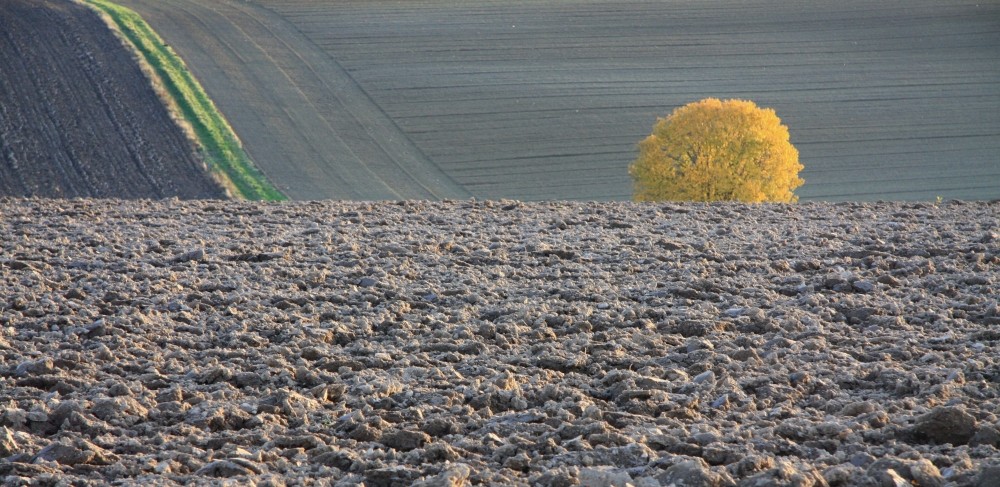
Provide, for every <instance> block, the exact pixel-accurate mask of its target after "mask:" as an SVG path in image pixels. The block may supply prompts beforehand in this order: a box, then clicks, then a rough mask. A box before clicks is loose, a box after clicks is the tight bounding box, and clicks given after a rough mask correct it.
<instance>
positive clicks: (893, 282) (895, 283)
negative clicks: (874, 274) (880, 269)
mask: <svg viewBox="0 0 1000 487" xmlns="http://www.w3.org/2000/svg"><path fill="white" fill-rule="evenodd" d="M876 281H878V282H879V283H881V284H885V285H886V286H889V287H899V285H900V284H902V283H900V282H899V279H896V278H895V277H893V276H891V275H889V274H882V275H881V276H878V279H876Z"/></svg>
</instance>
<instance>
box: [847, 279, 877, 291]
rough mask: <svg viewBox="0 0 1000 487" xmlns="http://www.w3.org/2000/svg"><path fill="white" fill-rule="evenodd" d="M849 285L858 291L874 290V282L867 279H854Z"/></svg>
mask: <svg viewBox="0 0 1000 487" xmlns="http://www.w3.org/2000/svg"><path fill="white" fill-rule="evenodd" d="M851 287H853V288H854V290H855V291H857V292H859V293H870V292H872V291H874V290H875V284H872V283H871V282H869V281H854V282H853V283H851Z"/></svg>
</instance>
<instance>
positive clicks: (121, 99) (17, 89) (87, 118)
mask: <svg viewBox="0 0 1000 487" xmlns="http://www.w3.org/2000/svg"><path fill="white" fill-rule="evenodd" d="M0 195H4V196H43V197H78V196H84V197H116V198H163V197H172V196H177V197H181V198H223V197H225V193H224V191H223V190H222V188H221V187H220V186H219V185H218V184H217V183H216V182H215V181H214V180H213V179H212V178H211V177H210V176H209V175H208V174H207V172H206V170H205V167H204V165H203V164H202V163H201V162H200V161H199V160H198V159H197V158H196V157H195V155H194V148H193V147H192V145H191V144H190V143H189V142H188V140H187V139H186V138H185V136H184V134H183V133H182V132H181V130H180V128H178V126H177V125H176V123H174V121H172V120H171V118H170V116H169V114H168V113H167V110H166V108H165V107H164V106H163V105H162V103H161V102H160V100H159V98H158V97H157V95H156V93H155V92H154V91H153V89H152V87H151V86H150V84H149V82H148V81H147V79H146V78H145V77H144V75H143V74H142V72H141V71H140V70H139V67H138V65H137V64H136V62H135V60H134V59H133V58H132V55H131V54H130V53H129V52H128V51H127V50H126V49H125V48H124V47H123V45H122V43H121V41H119V40H118V39H117V38H116V37H115V36H114V34H113V33H112V32H111V31H110V30H109V29H108V27H107V26H106V25H105V24H104V23H103V22H102V21H101V19H100V18H99V17H98V16H97V14H96V13H94V12H93V11H91V10H90V9H88V8H86V7H84V6H81V5H78V4H74V3H71V2H67V1H57V0H4V1H3V3H2V8H0Z"/></svg>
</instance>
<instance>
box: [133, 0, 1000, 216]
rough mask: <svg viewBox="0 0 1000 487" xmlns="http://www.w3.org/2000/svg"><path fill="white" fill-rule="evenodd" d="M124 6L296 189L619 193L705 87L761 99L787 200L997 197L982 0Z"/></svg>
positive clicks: (180, 0)
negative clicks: (797, 156)
mask: <svg viewBox="0 0 1000 487" xmlns="http://www.w3.org/2000/svg"><path fill="white" fill-rule="evenodd" d="M122 3H123V4H126V5H129V6H131V7H134V8H135V9H137V10H138V11H140V12H141V13H143V15H145V16H146V18H147V20H149V22H150V23H151V24H152V25H153V26H154V27H155V28H156V29H157V30H158V31H159V32H160V33H161V34H162V35H163V36H164V37H166V38H167V39H168V40H169V41H170V43H171V45H173V46H174V47H175V48H176V49H177V51H178V52H179V53H180V54H181V55H182V56H183V57H184V58H185V59H186V60H187V61H188V63H189V65H190V66H191V67H192V69H193V70H194V71H195V72H196V73H197V74H198V75H199V78H200V79H202V81H203V83H204V84H205V87H206V89H207V90H208V92H209V93H210V94H211V95H212V96H213V98H214V99H215V100H216V102H217V103H218V104H219V106H220V108H221V109H222V110H223V111H224V112H225V113H226V114H227V116H229V118H230V121H231V122H232V124H233V126H234V127H235V129H236V131H237V132H238V133H239V134H240V135H241V137H242V138H243V140H244V142H245V144H246V146H247V149H248V151H249V152H250V153H251V154H252V155H253V157H254V159H255V160H256V161H258V162H259V163H260V165H261V167H262V169H264V171H265V172H266V173H268V175H269V176H271V177H272V178H273V179H274V180H275V181H276V182H278V184H279V185H282V186H283V187H287V188H288V189H289V191H292V192H290V193H289V194H290V195H292V197H293V198H294V199H317V198H318V199H323V198H365V197H367V198H371V199H380V198H383V197H385V196H384V195H386V194H389V195H390V196H388V198H389V199H397V198H406V197H407V196H405V195H400V196H398V197H395V196H392V195H391V190H392V189H393V188H397V187H398V188H401V189H400V191H401V192H405V193H407V194H413V193H414V192H417V191H419V190H420V188H419V186H417V185H414V184H413V179H414V177H415V176H421V175H429V176H428V177H430V178H431V180H430V181H422V183H423V184H424V186H425V187H429V188H431V189H435V190H438V191H444V190H448V189H450V190H452V191H454V190H455V189H456V185H457V187H458V189H460V190H464V191H465V192H468V193H471V194H472V195H474V196H476V197H479V198H491V199H496V198H516V199H521V200H542V199H579V200H592V199H627V198H628V197H629V196H630V194H631V187H630V181H629V178H628V174H627V172H626V167H627V165H628V163H629V162H631V160H632V159H634V157H635V155H636V149H635V144H636V143H637V142H638V141H639V140H641V139H642V138H643V137H645V136H646V135H648V134H649V132H650V130H651V128H652V126H653V123H654V122H655V121H656V117H662V116H665V115H667V114H668V113H670V111H671V110H673V109H674V108H676V107H678V106H681V105H683V104H686V103H689V102H692V101H695V100H698V99H701V98H705V97H709V96H711V97H718V98H730V97H737V98H749V99H752V100H754V101H755V102H757V103H758V104H760V105H762V106H767V107H772V108H774V109H775V110H776V111H777V113H778V115H779V116H780V117H782V119H783V120H784V121H785V123H786V124H787V125H788V126H789V128H790V130H791V134H792V143H794V144H795V145H796V147H798V149H799V150H800V152H801V160H802V163H803V164H804V165H805V170H804V171H803V174H802V176H803V177H804V179H805V180H806V184H805V186H803V187H802V188H801V189H800V190H799V191H798V193H799V195H800V196H801V197H802V199H803V200H804V201H808V200H833V201H837V200H855V201H856V200H922V201H933V200H934V199H935V198H936V197H938V196H941V197H943V198H945V199H950V198H958V199H964V200H972V199H994V198H998V197H1000V192H998V191H1000V190H998V188H1000V164H998V160H997V154H998V152H1000V56H997V55H996V53H997V52H1000V23H998V22H997V19H998V18H1000V3H998V2H982V1H978V0H961V1H949V2H941V1H940V0H889V1H883V2H878V3H872V2H870V1H868V0H848V1H840V2H833V3H825V4H823V5H817V4H815V3H812V2H810V3H803V2H798V1H792V0H753V1H731V0H698V1H693V0H680V1H671V2H650V1H644V0H625V1H622V0H544V1H541V0H512V1H496V0H467V1H462V2H456V1H454V0H407V1H398V0H345V1H337V2H329V1H319V0H250V1H242V0H240V1H237V0H217V1H213V2H211V4H207V3H205V2H200V1H197V0H122ZM234 87H235V88H234ZM415 168H420V169H419V170H414V169H415ZM359 195H361V196H359Z"/></svg>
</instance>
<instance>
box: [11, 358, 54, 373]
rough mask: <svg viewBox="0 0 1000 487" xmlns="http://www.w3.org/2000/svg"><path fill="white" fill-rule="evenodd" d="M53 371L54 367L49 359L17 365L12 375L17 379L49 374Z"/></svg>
mask: <svg viewBox="0 0 1000 487" xmlns="http://www.w3.org/2000/svg"><path fill="white" fill-rule="evenodd" d="M53 371H55V365H54V363H53V362H52V359H50V358H43V359H38V360H29V361H25V362H21V363H19V364H17V368H15V369H14V375H16V376H18V377H28V376H35V375H44V374H51V373H52V372H53Z"/></svg>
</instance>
